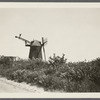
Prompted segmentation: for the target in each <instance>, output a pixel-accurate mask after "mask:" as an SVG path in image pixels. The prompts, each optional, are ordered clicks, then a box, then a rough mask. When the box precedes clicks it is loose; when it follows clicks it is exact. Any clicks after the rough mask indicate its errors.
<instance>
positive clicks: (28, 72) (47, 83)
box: [0, 54, 100, 92]
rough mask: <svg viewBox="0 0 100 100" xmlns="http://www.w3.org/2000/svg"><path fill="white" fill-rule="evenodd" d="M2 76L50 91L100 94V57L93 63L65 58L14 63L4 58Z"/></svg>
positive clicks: (0, 62)
mask: <svg viewBox="0 0 100 100" xmlns="http://www.w3.org/2000/svg"><path fill="white" fill-rule="evenodd" d="M0 75H1V76H2V77H6V78H7V79H10V80H14V81H17V82H26V83H30V84H31V85H38V86H41V87H43V88H44V89H45V90H49V91H55V90H56V91H57V90H58V91H64V92H100V58H97V59H95V60H93V61H90V62H85V61H83V62H67V59H65V55H62V57H59V56H56V55H55V54H54V56H53V57H50V58H49V60H48V61H47V62H44V61H42V60H41V59H32V60H30V59H26V60H25V59H20V60H17V61H13V62H12V61H10V60H9V59H5V58H4V57H1V58H0Z"/></svg>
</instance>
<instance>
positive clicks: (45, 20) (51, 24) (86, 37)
mask: <svg viewBox="0 0 100 100" xmlns="http://www.w3.org/2000/svg"><path fill="white" fill-rule="evenodd" d="M19 34H22V37H23V38H25V39H27V40H29V41H31V40H33V39H36V40H39V41H41V40H42V39H41V38H42V37H44V38H47V39H48V43H47V44H46V45H45V50H46V57H47V60H48V58H49V57H50V56H53V54H54V53H55V54H56V55H57V56H62V54H65V58H67V60H68V61H72V62H73V61H84V60H85V59H86V60H92V59H95V58H98V57H100V45H99V43H100V8H0V55H5V56H18V57H20V58H28V55H29V47H25V43H24V42H23V41H21V40H19V39H16V38H15V36H16V35H19Z"/></svg>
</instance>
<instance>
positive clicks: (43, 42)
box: [42, 37, 46, 61]
mask: <svg viewBox="0 0 100 100" xmlns="http://www.w3.org/2000/svg"><path fill="white" fill-rule="evenodd" d="M45 43H46V41H44V38H43V37H42V46H43V53H44V59H45V61H46V54H45V48H44V44H45Z"/></svg>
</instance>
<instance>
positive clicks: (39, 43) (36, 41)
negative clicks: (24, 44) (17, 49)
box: [31, 40, 41, 46]
mask: <svg viewBox="0 0 100 100" xmlns="http://www.w3.org/2000/svg"><path fill="white" fill-rule="evenodd" d="M31 43H32V44H31V46H41V42H40V41H38V40H34V41H32V42H31Z"/></svg>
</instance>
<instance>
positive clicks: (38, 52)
mask: <svg viewBox="0 0 100 100" xmlns="http://www.w3.org/2000/svg"><path fill="white" fill-rule="evenodd" d="M15 38H18V39H20V40H22V41H24V42H25V46H29V47H30V52H29V58H30V59H32V58H35V59H36V58H39V59H42V49H43V54H44V60H45V61H46V54H45V48H44V45H45V44H46V43H47V40H46V39H44V38H43V37H42V42H41V41H38V40H33V41H28V40H26V39H24V38H22V37H21V34H19V36H15Z"/></svg>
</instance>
